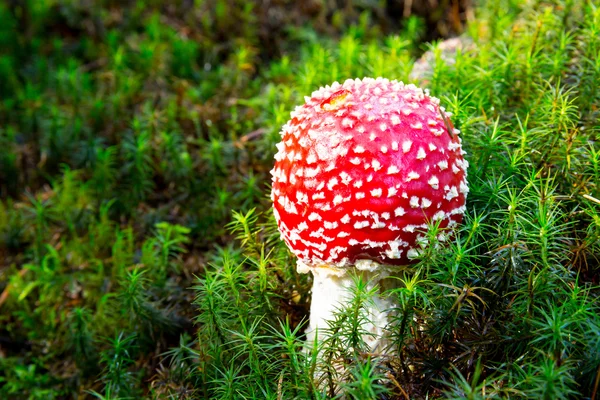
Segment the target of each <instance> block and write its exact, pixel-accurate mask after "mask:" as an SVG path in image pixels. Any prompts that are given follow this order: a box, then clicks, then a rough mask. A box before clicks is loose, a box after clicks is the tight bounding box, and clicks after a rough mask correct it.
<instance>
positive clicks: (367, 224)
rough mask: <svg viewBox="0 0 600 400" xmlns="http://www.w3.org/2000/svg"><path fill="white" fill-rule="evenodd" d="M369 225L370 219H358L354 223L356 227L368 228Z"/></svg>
mask: <svg viewBox="0 0 600 400" xmlns="http://www.w3.org/2000/svg"><path fill="white" fill-rule="evenodd" d="M369 225H370V224H369V221H357V222H355V223H354V229H362V228H366V227H367V226H369Z"/></svg>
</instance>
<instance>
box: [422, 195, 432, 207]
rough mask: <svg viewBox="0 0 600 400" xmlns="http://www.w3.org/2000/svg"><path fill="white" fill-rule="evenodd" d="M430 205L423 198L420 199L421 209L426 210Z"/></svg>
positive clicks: (429, 201) (429, 202) (427, 200)
mask: <svg viewBox="0 0 600 400" xmlns="http://www.w3.org/2000/svg"><path fill="white" fill-rule="evenodd" d="M430 205H431V200H429V199H427V198H425V197H423V198H421V208H427V207H429V206H430Z"/></svg>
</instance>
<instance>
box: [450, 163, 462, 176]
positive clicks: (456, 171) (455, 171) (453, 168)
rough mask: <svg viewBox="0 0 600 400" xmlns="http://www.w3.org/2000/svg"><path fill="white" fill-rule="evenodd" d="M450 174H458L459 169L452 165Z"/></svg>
mask: <svg viewBox="0 0 600 400" xmlns="http://www.w3.org/2000/svg"><path fill="white" fill-rule="evenodd" d="M452 172H454V173H455V174H458V173H459V172H460V168H458V167H457V166H456V164H452Z"/></svg>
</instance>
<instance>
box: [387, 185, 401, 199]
mask: <svg viewBox="0 0 600 400" xmlns="http://www.w3.org/2000/svg"><path fill="white" fill-rule="evenodd" d="M396 193H398V189H396V188H395V187H391V188H389V189H388V194H387V197H392V196H395V195H396Z"/></svg>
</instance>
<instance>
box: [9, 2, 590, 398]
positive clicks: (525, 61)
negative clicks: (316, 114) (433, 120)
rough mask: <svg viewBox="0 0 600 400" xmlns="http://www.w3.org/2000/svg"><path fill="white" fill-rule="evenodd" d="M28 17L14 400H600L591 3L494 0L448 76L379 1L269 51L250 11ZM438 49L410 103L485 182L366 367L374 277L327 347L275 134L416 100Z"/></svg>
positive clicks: (12, 91) (14, 37) (218, 7)
mask: <svg viewBox="0 0 600 400" xmlns="http://www.w3.org/2000/svg"><path fill="white" fill-rule="evenodd" d="M17 3H19V2H17ZM17 3H15V4H13V3H9V4H7V3H1V4H0V22H1V23H0V99H1V101H0V143H1V145H2V151H1V152H0V196H1V202H0V260H1V261H0V397H1V398H9V399H12V398H15V399H20V398H31V399H46V398H86V397H87V398H98V399H133V398H142V397H143V398H172V399H180V398H183V399H185V398H189V399H193V398H211V399H213V398H218V399H238V398H254V399H287V398H290V399H325V398H332V397H337V398H355V399H367V398H373V399H375V398H377V399H383V398H389V399H392V398H394V399H395V398H398V399H404V398H450V399H452V398H456V399H458V398H461V399H462V398H468V399H484V398H485V399H488V398H535V399H568V398H594V397H596V396H598V395H599V393H600V302H599V300H598V297H599V295H600V290H599V289H598V285H599V277H600V263H599V260H600V212H599V210H600V200H598V199H600V144H599V139H600V138H599V135H600V133H599V132H600V122H599V121H600V7H598V6H597V5H596V4H595V3H594V2H593V1H591V0H552V1H545V2H541V1H533V0H531V1H526V2H520V1H516V0H501V1H497V2H480V4H478V5H477V7H476V8H475V10H474V11H473V10H468V11H469V12H470V13H474V14H473V15H474V17H473V18H470V19H469V21H468V24H467V25H466V32H465V33H464V35H463V37H464V38H468V39H467V40H466V41H465V43H466V44H465V46H464V47H463V48H462V49H461V50H459V51H458V52H457V54H456V59H455V62H448V61H447V60H446V58H444V57H442V51H441V49H440V48H439V46H438V44H437V42H434V43H432V44H429V45H424V44H421V42H420V40H421V39H422V38H425V37H426V30H425V24H424V22H423V20H422V19H419V18H416V17H411V18H408V19H404V20H402V21H401V23H396V24H395V25H394V24H392V25H389V24H386V23H385V21H386V20H385V18H384V17H382V13H384V11H385V10H384V8H385V7H384V6H383V5H381V4H378V5H372V6H364V5H363V6H360V5H355V4H354V3H353V2H347V4H348V5H347V8H346V9H344V10H342V11H335V12H334V11H332V10H329V9H326V8H323V9H318V10H317V11H315V12H314V14H310V10H308V11H307V10H304V11H303V12H305V13H307V14H299V15H303V18H300V21H301V22H302V23H301V24H297V25H293V24H291V23H290V21H286V22H288V24H282V25H280V26H274V27H271V29H274V32H277V33H279V34H280V35H269V34H268V33H265V31H264V29H266V28H265V26H264V23H265V21H267V20H269V18H271V17H269V14H268V12H267V10H263V9H260V10H259V9H258V8H257V7H258V6H256V5H255V4H254V3H251V2H242V1H225V0H215V1H197V2H195V3H196V4H195V5H194V7H191V8H190V9H184V8H185V7H183V6H182V8H178V7H175V6H173V7H168V6H164V7H163V6H161V5H160V4H159V3H160V2H155V1H148V2H146V4H145V3H143V2H132V3H131V5H130V6H128V7H121V6H119V5H118V4H117V3H115V2H106V4H103V3H102V2H98V3H94V4H95V5H94V6H93V7H91V8H89V7H87V8H86V7H83V6H81V5H79V3H78V2H72V1H64V2H57V1H51V0H46V1H39V2H33V1H28V2H22V4H17ZM155 3H156V4H155ZM283 3H285V2H283ZM283 3H282V4H283ZM356 3H359V2H356ZM370 3H376V2H370ZM370 3H369V4H370ZM380 3H382V2H380ZM100 4H102V5H100ZM285 4H288V3H285ZM321 6H322V7H327V6H324V5H321ZM289 7H292V6H289ZM231 10H234V11H231ZM294 10H295V9H294ZM388 11H389V10H388ZM294 12H300V11H297V10H296V11H294ZM265 13H266V14H265ZM274 15H275V14H274ZM277 15H279V14H277ZM281 15H285V14H281ZM294 15H295V14H294ZM267 17H269V18H267ZM272 18H275V17H272ZM278 18H279V17H278ZM280 22H281V21H280ZM284 26H285V29H284V28H283V27H284ZM324 27H325V28H324ZM423 50H430V51H432V52H433V55H434V57H433V61H434V63H433V68H432V70H431V71H430V72H428V73H427V74H426V76H423V77H421V78H419V79H420V80H419V81H418V82H415V83H417V84H419V85H422V86H424V87H427V88H428V89H429V90H430V92H431V94H432V95H435V96H436V97H439V98H441V101H442V103H443V105H445V107H446V108H447V109H448V110H449V111H451V112H452V113H453V114H454V116H453V122H454V124H455V125H456V127H457V128H459V129H460V130H461V131H462V133H461V135H462V137H463V143H464V148H465V150H466V151H467V156H466V157H467V159H468V160H469V162H470V169H469V178H468V180H469V184H470V194H469V198H468V201H467V214H466V217H465V220H464V222H463V224H462V225H461V227H460V230H459V232H458V233H457V234H456V237H455V238H454V239H453V241H452V242H451V243H450V244H449V245H448V246H446V247H444V249H443V250H441V251H425V252H424V253H423V254H422V255H421V258H420V260H419V262H418V263H417V264H414V265H412V266H409V267H407V268H406V269H405V270H404V271H403V272H402V273H401V274H399V275H398V276H397V277H396V279H397V282H398V285H397V287H396V288H394V289H391V290H390V291H389V292H388V295H389V296H391V298H392V300H393V303H394V304H395V306H394V312H393V318H392V321H391V325H390V326H389V327H388V331H389V335H390V339H391V343H390V349H391V351H390V352H389V353H390V354H389V355H388V356H386V357H381V356H379V355H377V354H370V353H368V352H366V351H365V349H366V346H365V344H364V343H362V337H363V336H362V330H361V324H362V322H363V321H364V320H365V318H367V316H366V315H364V313H363V311H364V307H363V306H364V304H365V302H368V301H370V296H371V295H372V293H371V292H370V291H369V290H367V287H368V285H366V284H364V282H362V283H361V281H360V278H358V277H357V278H356V279H357V283H358V284H357V286H356V289H355V292H354V293H353V296H352V297H353V300H352V301H351V302H350V303H349V304H348V305H347V306H346V307H347V308H344V307H342V308H341V309H340V310H339V312H338V313H337V317H336V319H335V320H334V321H333V322H332V325H331V335H330V336H329V338H328V339H327V340H326V341H324V342H323V343H320V344H318V345H316V346H311V345H310V344H306V343H305V342H304V328H305V325H304V323H305V322H306V320H307V317H308V306H309V301H310V295H309V290H310V278H309V277H308V276H306V275H300V274H298V273H297V272H296V270H295V260H294V259H293V257H292V256H291V254H290V253H289V252H288V250H287V249H286V247H285V245H284V244H283V243H282V242H281V241H280V239H279V234H278V232H277V228H276V225H275V223H274V220H273V217H272V214H271V211H270V204H269V200H268V192H269V184H270V176H269V170H270V169H271V167H272V163H273V154H274V152H275V144H276V143H277V141H278V140H279V134H278V132H279V128H280V127H281V126H282V125H283V124H284V123H285V122H286V121H287V119H288V118H289V113H290V111H291V110H292V109H293V107H294V106H295V105H298V104H300V103H301V102H302V101H303V100H302V99H303V97H302V96H304V95H307V94H310V93H311V92H312V91H313V90H315V89H316V88H318V87H319V86H320V85H325V84H330V83H332V82H333V81H336V80H337V81H343V80H345V79H347V78H355V77H363V76H373V77H377V76H383V77H386V78H389V79H398V80H403V81H405V82H407V81H410V78H411V75H410V72H411V70H412V67H413V64H414V62H415V59H416V57H418V56H419V54H420V53H421V52H422V51H423ZM413 79H417V78H414V77H413ZM436 237H437V235H435V234H430V239H431V240H430V242H431V243H433V241H434V240H435V238H436ZM340 360H341V361H340Z"/></svg>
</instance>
